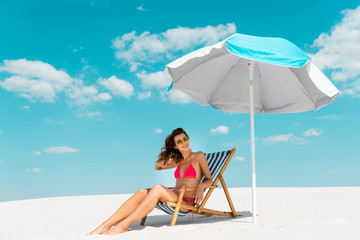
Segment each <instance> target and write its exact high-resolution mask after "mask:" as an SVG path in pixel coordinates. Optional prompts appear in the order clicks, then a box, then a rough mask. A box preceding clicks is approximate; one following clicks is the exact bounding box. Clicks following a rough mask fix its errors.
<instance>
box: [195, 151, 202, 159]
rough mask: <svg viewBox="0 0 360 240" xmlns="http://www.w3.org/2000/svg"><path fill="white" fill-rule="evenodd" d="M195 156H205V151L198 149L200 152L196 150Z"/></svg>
mask: <svg viewBox="0 0 360 240" xmlns="http://www.w3.org/2000/svg"><path fill="white" fill-rule="evenodd" d="M194 155H195V158H203V157H205V153H203V152H201V151H198V152H194Z"/></svg>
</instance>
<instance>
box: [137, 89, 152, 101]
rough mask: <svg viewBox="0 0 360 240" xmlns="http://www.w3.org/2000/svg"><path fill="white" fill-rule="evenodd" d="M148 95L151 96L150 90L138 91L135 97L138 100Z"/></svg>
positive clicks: (146, 97)
mask: <svg viewBox="0 0 360 240" xmlns="http://www.w3.org/2000/svg"><path fill="white" fill-rule="evenodd" d="M150 97H151V91H146V92H141V93H138V95H137V99H139V100H144V99H148V98H150Z"/></svg>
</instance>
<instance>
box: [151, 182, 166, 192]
mask: <svg viewBox="0 0 360 240" xmlns="http://www.w3.org/2000/svg"><path fill="white" fill-rule="evenodd" d="M162 191H164V186H163V185H161V184H156V185H154V186H153V187H152V188H151V192H153V193H160V192H162Z"/></svg>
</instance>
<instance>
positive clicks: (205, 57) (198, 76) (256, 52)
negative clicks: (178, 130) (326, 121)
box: [167, 34, 340, 113]
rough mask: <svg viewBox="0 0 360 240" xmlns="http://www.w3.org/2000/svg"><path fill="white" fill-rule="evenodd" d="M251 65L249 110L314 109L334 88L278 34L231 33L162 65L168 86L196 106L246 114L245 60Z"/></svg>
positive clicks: (330, 99)
mask: <svg viewBox="0 0 360 240" xmlns="http://www.w3.org/2000/svg"><path fill="white" fill-rule="evenodd" d="M250 61H253V62H256V64H255V65H254V79H253V84H254V111H255V113H260V112H262V111H264V112H265V113H291V112H304V111H310V110H314V109H315V110H318V109H319V108H321V107H323V106H325V105H327V104H329V103H331V102H333V101H334V100H335V99H336V97H337V96H338V94H339V93H340V92H339V90H337V89H336V87H335V86H334V85H333V84H332V83H331V82H330V81H329V79H327V77H326V76H325V75H324V74H323V73H322V72H321V71H320V70H319V69H318V68H317V67H316V66H315V65H314V64H313V63H312V62H311V59H310V57H309V56H307V55H306V54H305V53H304V52H303V51H301V50H300V49H299V48H298V47H297V46H295V45H294V44H292V43H291V42H289V41H287V40H285V39H282V38H263V37H254V36H248V35H243V34H234V35H232V36H230V37H229V38H228V39H226V40H224V41H222V42H220V43H217V44H215V45H212V46H208V47H205V48H202V49H199V50H197V51H194V52H192V53H190V54H187V55H185V56H183V57H181V58H179V59H177V60H175V61H174V62H172V63H170V64H168V65H167V69H168V71H169V73H170V75H171V77H172V79H173V84H172V85H171V86H170V88H173V89H177V90H181V91H182V92H184V93H187V94H188V95H189V96H191V97H192V98H193V99H194V100H195V101H196V102H198V103H199V104H200V105H203V106H204V105H212V106H214V107H215V108H216V109H219V110H226V111H233V112H243V113H249V112H250V103H249V101H250V100H249V90H248V88H249V77H250V76H249V74H250V71H249V66H248V64H249V62H250Z"/></svg>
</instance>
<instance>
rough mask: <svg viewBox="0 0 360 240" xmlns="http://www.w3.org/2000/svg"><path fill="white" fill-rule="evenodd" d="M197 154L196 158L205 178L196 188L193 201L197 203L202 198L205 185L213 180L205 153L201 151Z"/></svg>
mask: <svg viewBox="0 0 360 240" xmlns="http://www.w3.org/2000/svg"><path fill="white" fill-rule="evenodd" d="M198 154H199V158H198V159H199V164H200V168H201V171H202V172H203V174H204V177H205V179H206V180H205V181H204V182H202V183H200V184H199V185H198V187H197V189H196V192H195V202H196V203H197V204H199V203H200V202H201V201H202V199H203V195H204V189H205V188H207V187H210V186H211V185H212V184H213V180H212V179H211V173H210V169H209V165H208V162H207V160H206V158H205V155H204V153H202V152H199V153H198Z"/></svg>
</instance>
